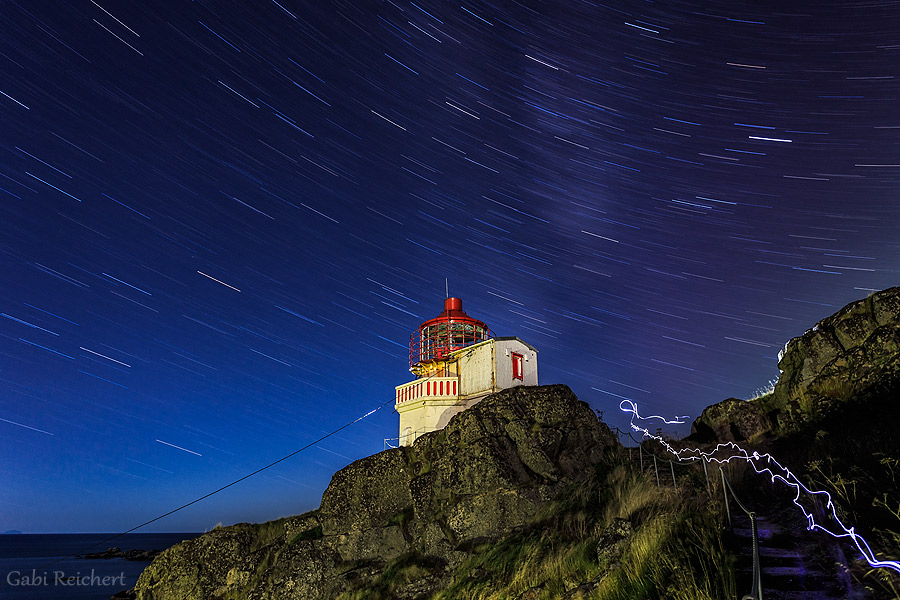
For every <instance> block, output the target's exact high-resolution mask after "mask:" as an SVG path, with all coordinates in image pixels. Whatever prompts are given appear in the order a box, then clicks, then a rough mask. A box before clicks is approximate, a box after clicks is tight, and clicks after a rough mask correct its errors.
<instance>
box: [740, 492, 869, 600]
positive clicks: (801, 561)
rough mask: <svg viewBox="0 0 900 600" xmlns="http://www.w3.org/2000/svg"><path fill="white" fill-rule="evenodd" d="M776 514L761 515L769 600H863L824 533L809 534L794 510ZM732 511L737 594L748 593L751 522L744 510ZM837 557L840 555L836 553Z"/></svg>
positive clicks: (774, 509) (759, 524) (764, 587)
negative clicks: (842, 599) (816, 599)
mask: <svg viewBox="0 0 900 600" xmlns="http://www.w3.org/2000/svg"><path fill="white" fill-rule="evenodd" d="M768 508H769V509H770V510H772V512H770V513H768V514H760V515H758V516H757V528H758V531H759V546H760V550H759V554H760V566H761V569H762V592H763V593H762V597H763V598H764V599H765V600H812V599H813V598H824V599H827V598H846V599H848V600H861V599H863V598H865V597H866V596H865V593H864V592H863V591H862V590H855V589H853V587H854V586H853V585H852V582H851V580H850V578H849V577H848V576H847V575H846V568H844V567H843V566H842V565H841V564H840V563H841V560H840V559H842V558H843V556H842V555H840V554H839V550H838V549H837V547H836V546H835V545H834V544H833V542H831V541H830V540H828V539H823V536H822V535H821V534H814V533H812V532H809V531H807V530H806V527H805V521H803V519H802V517H801V516H800V515H799V513H798V514H797V515H796V516H795V515H793V514H790V510H791V509H790V508H782V509H780V510H779V509H778V508H777V507H775V506H771V507H768ZM738 512H739V514H737V515H735V514H734V513H732V522H733V525H734V526H733V528H732V532H731V534H730V535H729V536H728V537H729V545H730V546H731V550H732V552H734V554H735V556H736V557H737V564H736V575H737V584H738V593H739V594H741V595H743V594H747V593H749V592H750V589H751V587H752V583H753V562H752V555H751V547H752V545H751V542H752V534H751V529H750V518H749V517H747V516H746V515H745V514H744V513H743V511H738ZM836 553H837V554H836Z"/></svg>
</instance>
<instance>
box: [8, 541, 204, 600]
mask: <svg viewBox="0 0 900 600" xmlns="http://www.w3.org/2000/svg"><path fill="white" fill-rule="evenodd" d="M198 535H200V534H199V533H130V534H127V535H124V536H121V537H117V538H116V539H114V540H110V541H107V542H104V540H107V539H108V538H110V537H112V534H109V533H48V534H8V535H0V599H2V600H7V599H10V600H11V599H16V600H25V599H26V598H27V599H28V600H43V599H48V600H49V599H54V600H101V599H102V600H108V598H109V597H110V596H112V595H113V594H115V593H116V592H119V591H121V590H126V589H131V588H133V587H134V584H135V583H137V578H138V576H139V575H140V574H141V571H143V570H144V568H145V567H146V566H147V565H148V564H149V563H148V562H146V561H131V560H125V559H124V558H110V559H96V560H87V559H82V558H71V557H72V556H74V555H76V554H87V553H93V552H103V551H104V550H107V549H108V548H111V547H113V546H117V547H119V548H120V549H122V550H131V549H133V548H139V549H141V550H152V549H156V550H164V549H166V548H168V547H170V546H174V545H175V544H177V543H178V542H180V541H182V540H188V539H191V538H195V537H197V536H198ZM96 544H99V545H96ZM92 546H93V547H92Z"/></svg>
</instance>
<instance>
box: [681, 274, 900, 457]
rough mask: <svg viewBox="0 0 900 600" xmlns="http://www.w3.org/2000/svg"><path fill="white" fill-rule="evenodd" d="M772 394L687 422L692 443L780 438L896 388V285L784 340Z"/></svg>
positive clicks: (899, 314)
mask: <svg viewBox="0 0 900 600" xmlns="http://www.w3.org/2000/svg"><path fill="white" fill-rule="evenodd" d="M778 368H779V370H780V371H781V373H780V375H779V377H778V382H777V383H776V384H775V388H774V390H773V392H772V393H771V394H768V395H766V396H763V397H761V398H758V399H756V400H753V401H750V402H747V401H744V400H737V399H734V398H730V399H728V400H725V401H723V402H720V403H718V404H714V405H712V406H710V407H707V408H706V409H705V410H704V411H703V413H702V414H701V415H700V417H699V418H698V419H697V420H696V421H695V422H694V424H693V428H692V431H693V436H692V437H693V439H695V440H697V441H738V442H740V441H743V440H748V439H751V438H754V437H760V436H766V435H769V436H771V435H784V434H787V433H790V432H796V431H799V430H802V429H803V428H805V427H807V426H810V425H813V424H815V423H816V422H818V421H820V420H821V419H823V418H826V417H827V416H828V415H829V414H831V413H833V412H835V411H838V410H840V409H841V407H842V405H843V404H844V403H845V402H847V401H848V400H850V399H853V400H854V404H859V403H861V402H864V401H865V399H866V398H870V397H875V396H878V395H881V394H883V393H884V392H885V391H887V390H891V389H894V388H895V387H897V386H898V384H900V287H892V288H888V289H886V290H882V291H880V292H876V293H874V294H872V295H870V296H869V297H868V298H863V299H862V300H857V301H855V302H851V303H850V304H848V305H847V306H845V307H843V308H842V309H841V310H839V311H837V312H836V313H835V314H833V315H831V316H830V317H827V318H825V319H823V320H821V321H819V322H818V323H816V324H815V325H814V326H813V327H812V329H810V330H808V331H807V332H806V333H804V334H803V335H801V336H798V337H795V338H793V339H791V340H790V341H789V342H788V343H787V345H786V346H785V347H784V350H782V351H781V353H780V354H779V358H778Z"/></svg>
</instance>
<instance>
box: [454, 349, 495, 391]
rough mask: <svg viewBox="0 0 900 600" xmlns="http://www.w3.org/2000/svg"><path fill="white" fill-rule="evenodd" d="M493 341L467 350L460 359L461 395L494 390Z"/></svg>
mask: <svg viewBox="0 0 900 600" xmlns="http://www.w3.org/2000/svg"><path fill="white" fill-rule="evenodd" d="M492 348H493V341H492V340H489V341H487V342H483V343H481V344H479V345H477V346H472V347H471V348H466V349H465V350H463V351H461V352H460V357H459V361H458V363H459V394H460V395H461V396H469V395H471V394H477V393H478V392H483V391H484V390H490V389H491V388H492V383H493V381H492V376H491V375H492V373H491V350H492Z"/></svg>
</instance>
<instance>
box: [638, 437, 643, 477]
mask: <svg viewBox="0 0 900 600" xmlns="http://www.w3.org/2000/svg"><path fill="white" fill-rule="evenodd" d="M638 457H640V459H641V474H642V475H643V473H644V449H643V447H641V445H640V444H638Z"/></svg>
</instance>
